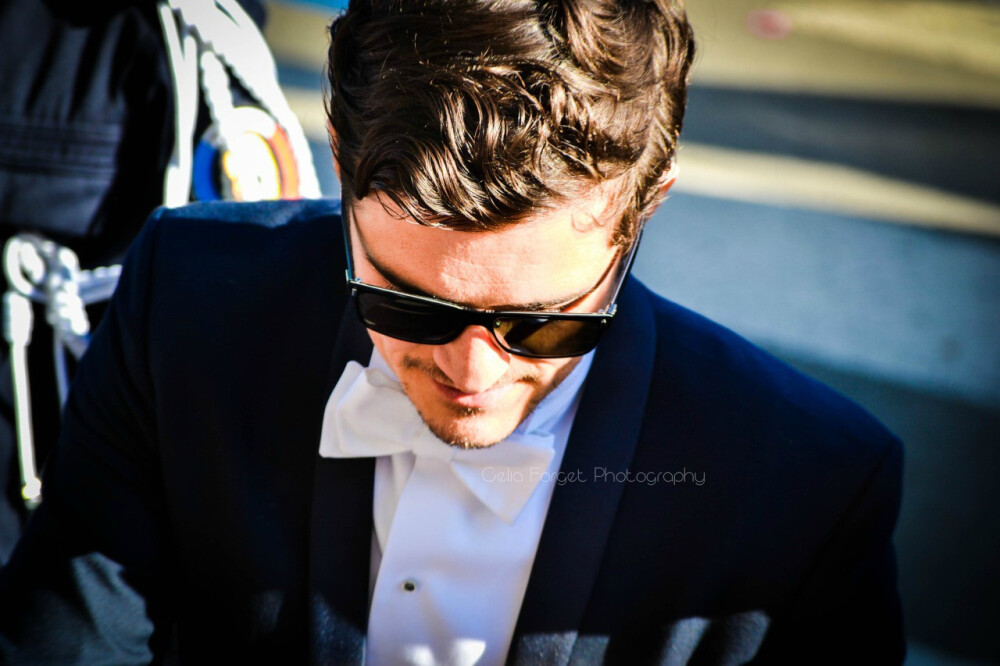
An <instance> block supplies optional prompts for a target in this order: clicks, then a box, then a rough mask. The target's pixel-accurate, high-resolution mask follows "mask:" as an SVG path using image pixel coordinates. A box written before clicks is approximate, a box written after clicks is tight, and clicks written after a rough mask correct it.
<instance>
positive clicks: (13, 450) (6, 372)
mask: <svg viewBox="0 0 1000 666" xmlns="http://www.w3.org/2000/svg"><path fill="white" fill-rule="evenodd" d="M239 2H240V5H241V6H242V7H243V8H244V9H245V10H246V11H247V13H248V14H250V16H251V17H252V18H253V19H254V21H255V22H257V24H258V25H262V24H263V22H264V20H265V14H264V9H263V6H262V5H261V4H260V3H259V2H257V0H239ZM172 88H173V86H172V83H171V74H170V66H169V62H168V57H167V53H166V49H165V46H164V43H163V35H162V31H161V26H160V22H159V18H158V16H157V3H156V1H155V0H99V1H97V2H75V1H74V0H3V2H0V91H2V92H0V248H2V246H3V244H4V243H6V241H7V240H8V239H9V238H10V237H11V236H13V235H15V234H17V233H19V232H24V231H33V232H37V233H40V234H41V235H43V236H45V237H46V238H48V239H51V240H53V241H55V242H57V243H59V244H60V245H63V246H66V247H69V248H70V249H71V250H73V251H74V252H75V253H76V254H77V256H78V257H79V259H80V265H81V267H82V268H84V269H87V268H93V267H96V266H104V265H108V264H115V263H120V262H121V259H122V258H123V256H124V254H125V250H126V249H127V248H128V246H129V244H130V243H131V242H132V240H133V239H134V238H135V236H136V234H137V233H138V232H139V229H140V228H141V226H142V224H143V222H144V221H145V219H146V217H147V216H148V215H149V213H150V212H151V211H152V210H153V209H154V208H155V207H156V206H158V205H160V204H161V203H163V179H164V172H165V169H166V166H167V163H168V161H169V158H170V153H171V150H172V148H173V144H174V108H173V91H172ZM207 124H208V118H207V114H206V113H205V109H204V105H202V109H201V112H200V115H199V121H198V124H197V131H196V135H200V132H201V130H202V129H204V127H206V126H207ZM0 281H2V285H0V286H2V288H3V291H6V289H7V283H6V276H5V275H3V272H2V271H0ZM102 311H103V308H102V307H100V306H95V307H92V308H90V312H89V314H90V323H91V329H92V330H93V329H94V328H96V325H97V321H98V319H99V317H100V314H101V312H102ZM34 319H35V326H34V330H33V333H32V342H31V345H30V347H29V357H28V368H29V374H30V380H31V393H32V411H33V415H32V416H33V418H32V421H33V425H34V440H35V458H36V462H37V464H38V465H42V464H43V463H44V461H45V459H46V457H47V456H48V453H49V451H50V450H51V448H52V447H53V445H54V444H55V440H56V438H57V436H58V432H59V427H60V419H59V404H58V403H59V400H58V397H57V390H56V383H55V370H54V367H53V366H54V363H53V359H52V331H51V329H50V328H49V326H48V325H47V324H46V323H45V314H44V310H43V308H41V307H38V306H36V307H35V317H34ZM8 357H9V347H8V346H7V345H6V343H3V344H0V565H2V564H3V563H4V562H6V560H7V559H8V557H9V556H10V553H11V550H12V549H13V547H14V544H15V543H16V541H17V539H18V537H19V535H20V532H21V530H22V528H23V524H24V521H25V520H26V518H27V516H26V509H25V506H24V502H23V500H22V498H21V479H20V472H19V467H18V458H17V439H16V433H15V418H14V406H13V405H14V396H13V389H12V385H11V371H10V362H9V358H8Z"/></svg>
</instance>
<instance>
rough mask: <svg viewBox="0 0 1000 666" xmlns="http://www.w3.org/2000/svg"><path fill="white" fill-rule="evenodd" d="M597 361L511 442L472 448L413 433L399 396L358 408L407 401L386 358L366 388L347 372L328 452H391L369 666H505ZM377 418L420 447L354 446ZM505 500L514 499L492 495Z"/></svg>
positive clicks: (379, 510)
mask: <svg viewBox="0 0 1000 666" xmlns="http://www.w3.org/2000/svg"><path fill="white" fill-rule="evenodd" d="M592 359H593V352H591V353H590V354H587V355H586V356H584V357H583V358H581V360H580V362H579V363H578V364H577V366H576V368H574V369H573V371H572V372H571V373H570V374H569V375H568V376H567V377H566V378H565V379H564V380H563V381H562V383H561V384H560V385H559V386H558V387H556V388H555V389H554V390H553V391H552V392H551V393H550V394H549V395H548V396H546V397H545V399H543V400H542V401H541V402H540V403H539V404H538V406H537V407H536V408H535V409H534V411H532V413H531V414H529V415H528V417H527V418H526V419H525V420H524V421H523V422H522V423H521V424H520V425H519V426H518V428H517V429H516V430H515V431H514V432H513V433H511V435H510V436H509V437H508V438H507V439H505V440H504V441H503V442H500V443H498V444H496V445H495V446H493V447H490V449H485V450H472V451H467V450H462V449H458V448H456V447H452V446H449V445H447V444H445V443H443V442H441V441H440V440H438V439H437V438H436V437H434V436H433V435H432V434H431V433H430V430H429V429H427V427H426V425H424V424H423V423H422V421H421V422H419V424H417V425H416V426H414V425H412V424H411V422H410V421H409V420H408V419H412V418H413V416H414V415H415V414H416V408H414V407H413V406H412V404H411V403H409V401H408V400H404V401H396V394H392V395H391V398H392V400H385V399H381V398H380V399H379V402H386V403H388V402H393V404H392V405H391V407H387V408H385V409H383V410H382V412H380V411H379V410H380V409H381V408H380V407H379V406H373V405H367V406H364V407H363V408H359V405H358V404H357V400H353V398H355V397H356V398H358V400H361V401H362V402H364V401H367V402H372V401H373V399H374V395H373V394H372V390H373V389H372V385H373V384H374V386H375V390H379V391H385V390H390V389H391V390H394V391H396V392H398V393H399V394H401V389H400V388H399V384H398V380H397V379H396V377H395V375H394V374H393V372H392V370H391V369H390V368H389V366H388V364H386V362H385V360H384V359H383V358H382V357H381V355H380V354H379V353H378V350H375V351H374V352H373V354H372V359H371V361H370V363H369V366H368V369H367V370H364V371H363V372H364V373H366V377H367V378H368V380H369V381H368V382H367V384H366V382H365V381H364V379H365V378H366V377H364V376H362V375H361V373H362V369H361V368H360V367H359V366H357V364H353V365H354V368H350V367H349V368H347V369H345V372H344V376H342V377H341V380H340V382H338V385H337V388H335V389H334V392H333V394H332V395H331V398H330V402H329V404H328V405H327V411H326V414H325V417H324V423H323V439H322V440H321V446H320V453H321V454H322V455H325V456H328V457H336V456H344V455H379V453H387V454H388V455H379V457H378V459H377V460H376V463H375V489H374V503H373V507H372V511H373V517H374V525H375V529H374V533H373V535H372V559H371V562H372V565H371V605H370V615H369V621H368V641H367V652H366V655H365V662H366V663H367V664H374V665H375V666H382V665H385V664H453V665H455V666H465V665H470V664H480V665H489V664H502V663H503V662H504V660H505V659H506V656H507V651H508V649H509V647H510V643H511V638H512V636H513V633H514V626H515V624H516V622H517V617H518V614H519V612H520V609H521V602H522V600H523V598H524V593H525V590H526V588H527V584H528V577H529V575H530V573H531V566H532V563H533V562H534V558H535V552H536V550H537V548H538V542H539V539H540V537H541V533H542V527H543V525H544V522H545V515H546V513H547V512H548V507H549V503H550V501H551V499H552V493H553V491H554V489H555V487H556V485H557V483H559V482H560V481H565V480H566V479H567V478H568V477H561V476H560V475H559V466H560V464H561V463H562V457H563V452H564V451H565V448H566V442H567V440H568V439H569V432H570V428H571V426H572V424H573V418H574V416H575V414H576V409H577V406H578V405H579V402H580V395H581V393H582V391H581V389H582V386H583V382H584V380H585V379H586V376H587V372H588V370H589V369H590V365H591V361H592ZM382 395H383V396H384V395H387V394H385V393H383V394H382ZM352 402H353V403H354V404H352ZM407 406H408V409H407ZM409 410H412V413H407V412H408V411H409ZM416 418H417V419H419V415H417V416H416ZM338 420H339V422H338ZM373 420H379V421H385V420H399V421H402V422H403V425H402V427H401V428H400V432H402V433H405V434H403V435H399V436H398V438H399V439H407V440H411V441H408V442H404V443H402V445H398V446H391V447H389V448H385V449H383V450H381V451H378V450H375V451H374V452H371V453H366V452H365V446H364V445H363V444H362V445H357V444H356V443H352V442H348V443H346V444H344V443H343V442H344V440H349V439H350V438H351V437H352V436H355V435H354V434H353V433H355V432H357V431H361V432H363V431H364V429H365V428H366V427H368V425H369V424H370V422H371V421H373ZM374 430H375V432H374V433H372V434H371V435H370V436H369V437H368V438H369V439H379V438H382V437H383V436H384V433H385V432H386V427H385V423H379V424H378V425H377V426H375V427H374ZM417 430H419V431H420V433H419V435H413V433H414V432H415V431H417ZM390 431H391V429H390ZM362 436H364V435H362ZM338 440H339V441H338ZM517 447H520V452H519V449H518V448H517ZM505 456H506V458H509V459H510V460H511V461H512V463H510V464H508V463H506V462H505V461H504V458H505ZM532 488H533V490H532ZM500 492H503V493H506V494H508V495H510V494H511V493H512V492H513V493H514V497H513V498H511V497H508V498H507V499H505V500H501V499H497V498H495V497H493V496H492V495H493V494H494V493H500ZM518 496H519V497H520V498H518ZM521 502H524V503H523V507H522V506H521ZM491 507H492V508H491Z"/></svg>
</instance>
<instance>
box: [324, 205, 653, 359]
mask: <svg viewBox="0 0 1000 666" xmlns="http://www.w3.org/2000/svg"><path fill="white" fill-rule="evenodd" d="M341 219H342V224H341V226H342V227H343V231H344V249H345V251H346V253H347V268H346V270H345V271H344V274H345V277H346V278H347V291H348V296H349V298H351V300H353V301H354V306H355V310H356V312H357V314H358V318H359V319H360V320H361V322H362V324H364V325H365V327H366V328H371V329H372V330H374V331H375V332H377V333H380V334H381V335H385V336H388V337H391V338H395V339H397V340H404V341H406V342H413V343H416V344H428V345H443V344H448V343H449V342H451V341H452V340H454V339H455V338H457V337H458V336H460V335H461V334H462V332H463V331H464V330H465V329H466V328H468V327H469V326H482V327H483V328H485V329H486V330H488V331H489V332H490V334H491V335H492V336H493V339H494V341H495V342H496V343H497V346H499V347H500V348H501V349H503V350H504V351H506V352H507V353H509V354H513V355H515V356H520V357H522V358H571V357H573V356H583V355H584V354H587V353H588V352H590V351H591V350H592V349H594V348H595V347H596V346H597V343H598V342H599V341H600V339H601V337H602V336H603V334H604V332H605V331H606V330H607V329H608V327H609V326H610V325H611V320H612V318H613V317H614V316H615V313H616V312H617V311H618V295H619V293H620V292H621V290H622V287H623V286H624V284H625V280H626V279H627V278H628V276H629V274H630V273H631V271H632V263H633V261H634V260H635V254H636V250H637V249H638V248H639V241H640V240H641V239H642V229H641V228H640V230H639V232H638V233H637V234H636V237H635V241H634V242H633V243H632V247H630V248H629V250H628V252H627V254H626V255H625V256H624V258H622V259H621V260H619V261H618V262H617V263H618V267H617V268H618V271H619V275H618V277H617V283H616V284H615V288H614V291H613V292H612V294H611V302H610V303H609V304H608V305H607V306H605V307H604V308H602V309H601V310H599V311H597V312H550V311H545V310H539V311H529V310H480V309H478V308H470V307H468V306H465V305H461V304H459V303H453V302H452V301H446V300H443V299H440V298H435V297H433V296H421V295H418V294H409V293H406V292H403V291H397V290H395V289H388V288H386V287H377V286H375V285H373V284H368V283H367V282H362V281H361V280H359V279H358V278H357V277H355V275H354V259H353V257H352V256H351V238H350V227H349V225H350V222H349V221H348V216H346V215H345V216H343V217H342V218H341ZM610 270H612V266H609V267H608V270H607V271H605V272H604V273H603V274H602V275H601V279H600V281H599V282H598V283H597V286H596V287H595V289H597V288H599V287H600V285H601V284H602V283H603V282H604V280H605V279H606V278H607V273H608V271H610ZM362 293H371V294H380V295H384V296H389V297H392V298H396V299H401V300H403V301H410V302H417V303H422V304H425V305H432V306H436V307H440V308H445V309H448V310H451V311H453V312H457V313H459V314H460V315H461V316H462V318H463V319H464V320H465V321H466V322H468V323H466V324H465V325H464V326H461V327H460V328H458V329H457V331H456V332H455V334H454V335H453V336H451V337H449V338H448V339H446V340H441V341H440V342H427V341H426V340H425V339H420V338H419V337H416V336H413V337H406V336H401V335H392V334H389V333H384V332H382V331H379V330H378V329H377V328H374V327H371V326H368V324H366V323H365V318H364V316H363V314H362V312H361V307H362V306H361V300H360V298H359V296H360V295H361V294H362ZM500 319H503V320H515V321H516V320H531V321H534V322H538V320H539V319H545V320H551V321H577V322H581V323H584V322H596V323H597V324H598V325H599V326H600V330H599V332H598V333H597V335H596V336H595V342H594V344H593V345H592V346H590V347H589V348H587V349H584V350H582V351H580V352H579V353H576V354H538V353H534V352H525V351H521V350H515V349H511V348H510V347H509V346H508V343H507V342H506V341H505V340H504V339H503V338H502V337H501V336H500V334H499V333H497V330H496V327H497V325H498V323H499V322H498V320H500Z"/></svg>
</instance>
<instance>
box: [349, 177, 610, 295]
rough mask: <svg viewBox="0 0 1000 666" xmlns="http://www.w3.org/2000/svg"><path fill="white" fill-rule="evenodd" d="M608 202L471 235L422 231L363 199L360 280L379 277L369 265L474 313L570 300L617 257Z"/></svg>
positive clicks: (358, 220) (358, 209)
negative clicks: (607, 214)
mask: <svg viewBox="0 0 1000 666" xmlns="http://www.w3.org/2000/svg"><path fill="white" fill-rule="evenodd" d="M606 204H607V201H606V200H605V198H604V196H603V195H602V194H600V193H595V194H593V195H592V196H590V197H585V198H582V199H581V200H580V201H579V202H576V203H574V204H572V205H567V206H566V207H563V208H560V209H558V210H554V211H553V210H546V211H543V212H541V213H539V214H538V215H535V216H531V217H529V218H527V219H525V220H523V221H520V222H518V223H517V224H514V225H512V226H510V227H507V228H506V229H502V230H498V231H475V232H471V231H455V230H451V229H441V228H436V227H428V226H424V225H420V224H417V223H416V222H414V221H413V220H412V219H410V218H407V217H403V216H401V215H400V214H398V213H396V212H394V211H392V210H391V209H389V210H387V209H386V207H385V206H383V205H382V202H381V201H379V199H378V198H377V197H375V196H370V197H365V198H364V199H361V200H359V201H357V202H355V203H354V205H353V207H352V217H353V219H354V223H355V225H356V229H355V230H354V234H355V235H354V243H353V246H354V259H355V262H356V263H357V270H358V273H359V275H358V277H360V278H362V279H363V280H365V281H368V280H373V279H375V280H378V279H379V278H383V277H384V276H381V275H378V273H377V271H375V270H374V266H373V264H374V265H377V266H379V267H383V268H385V269H387V272H391V273H392V274H394V275H396V276H398V277H399V278H400V279H401V280H403V281H405V282H406V283H407V284H409V285H412V286H414V287H417V288H419V289H420V290H421V291H423V292H424V293H427V294H431V295H434V296H437V297H440V298H445V299H448V300H453V301H456V302H460V303H465V304H467V305H472V306H475V307H491V306H496V305H500V304H509V303H531V302H547V301H558V300H560V298H561V297H563V296H565V297H567V298H569V297H571V296H573V295H578V294H580V293H581V292H582V291H585V290H586V289H588V288H590V287H592V286H593V285H594V284H595V283H596V282H597V281H598V280H599V279H600V277H601V275H603V273H604V272H605V270H606V269H607V267H608V265H609V264H610V262H611V261H612V259H613V257H614V256H615V252H616V250H615V248H613V247H612V246H611V234H612V231H613V226H614V225H613V224H611V223H610V222H608V221H602V217H601V215H602V214H603V212H604V208H605V207H606ZM359 235H360V237H359ZM366 255H368V256H370V258H371V260H372V261H371V263H369V262H368V261H367V260H366ZM396 286H400V285H396Z"/></svg>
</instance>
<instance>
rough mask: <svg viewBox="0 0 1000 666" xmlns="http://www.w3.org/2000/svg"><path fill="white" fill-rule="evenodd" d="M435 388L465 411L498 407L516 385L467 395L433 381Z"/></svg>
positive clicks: (507, 385) (510, 384) (509, 384)
mask: <svg viewBox="0 0 1000 666" xmlns="http://www.w3.org/2000/svg"><path fill="white" fill-rule="evenodd" d="M431 381H432V382H433V384H434V387H435V388H436V389H437V390H438V392H439V393H440V394H441V395H442V396H443V397H444V398H445V400H447V401H448V402H450V403H452V404H454V405H456V406H458V407H463V408H465V409H489V408H491V407H496V406H497V405H498V404H500V403H501V402H502V401H503V400H505V399H506V398H507V396H509V395H510V393H511V391H512V390H513V389H514V383H508V384H503V385H502V386H495V387H493V388H489V389H487V390H485V391H480V392H479V393H466V392H464V391H460V390H458V389H457V388H455V387H453V386H447V385H445V384H442V383H441V382H439V381H437V380H436V379H432V380H431Z"/></svg>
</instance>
